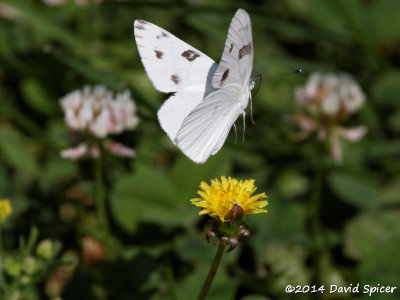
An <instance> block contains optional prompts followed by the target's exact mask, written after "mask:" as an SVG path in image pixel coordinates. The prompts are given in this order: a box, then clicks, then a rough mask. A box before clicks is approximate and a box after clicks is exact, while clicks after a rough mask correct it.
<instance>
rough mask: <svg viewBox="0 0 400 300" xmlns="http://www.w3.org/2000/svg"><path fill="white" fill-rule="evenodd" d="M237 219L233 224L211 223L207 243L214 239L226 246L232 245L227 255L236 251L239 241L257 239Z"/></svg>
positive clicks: (215, 221)
mask: <svg viewBox="0 0 400 300" xmlns="http://www.w3.org/2000/svg"><path fill="white" fill-rule="evenodd" d="M241 219H242V218H240V219H237V220H235V221H232V222H220V221H217V220H212V221H210V222H209V224H210V225H211V229H210V230H209V231H207V233H206V239H207V242H208V243H210V240H211V239H212V238H217V239H218V240H220V241H221V242H222V243H223V244H224V245H228V244H229V245H230V247H229V248H228V250H226V253H228V252H231V251H232V250H234V249H235V248H236V247H237V245H238V243H239V240H240V239H241V238H242V237H244V236H249V237H255V236H254V235H253V234H252V233H251V232H250V231H249V229H248V228H247V226H246V224H245V223H243V222H241Z"/></svg>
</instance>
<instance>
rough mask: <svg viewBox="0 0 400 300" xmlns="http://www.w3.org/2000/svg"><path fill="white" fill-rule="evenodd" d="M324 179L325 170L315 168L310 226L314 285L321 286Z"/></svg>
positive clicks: (309, 204) (309, 215)
mask: <svg viewBox="0 0 400 300" xmlns="http://www.w3.org/2000/svg"><path fill="white" fill-rule="evenodd" d="M323 178H324V170H323V167H322V166H317V167H316V168H315V175H314V182H313V190H312V193H311V196H310V201H309V203H308V226H309V233H310V241H311V246H312V248H311V262H312V265H313V269H314V271H315V274H314V276H313V277H314V279H313V281H314V283H315V284H319V283H320V278H321V273H322V272H321V257H322V253H323V251H324V247H325V246H324V243H325V241H324V238H325V237H324V233H323V231H322V228H321V222H320V219H319V214H320V206H321V193H322V184H323Z"/></svg>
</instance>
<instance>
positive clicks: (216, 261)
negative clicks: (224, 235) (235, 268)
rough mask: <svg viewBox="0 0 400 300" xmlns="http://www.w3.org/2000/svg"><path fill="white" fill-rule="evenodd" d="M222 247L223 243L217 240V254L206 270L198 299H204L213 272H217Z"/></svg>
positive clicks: (213, 274) (222, 250)
mask: <svg viewBox="0 0 400 300" xmlns="http://www.w3.org/2000/svg"><path fill="white" fill-rule="evenodd" d="M224 249H225V245H224V244H223V243H221V242H219V245H218V250H217V254H216V255H215V258H214V261H213V263H212V265H211V268H210V271H208V275H207V278H206V280H205V281H204V284H203V287H202V289H201V291H200V295H199V297H198V298H197V299H198V300H204V299H206V296H207V294H208V290H209V289H210V286H211V283H212V282H213V280H214V277H215V274H216V273H217V269H218V266H219V263H220V262H221V258H222V254H224Z"/></svg>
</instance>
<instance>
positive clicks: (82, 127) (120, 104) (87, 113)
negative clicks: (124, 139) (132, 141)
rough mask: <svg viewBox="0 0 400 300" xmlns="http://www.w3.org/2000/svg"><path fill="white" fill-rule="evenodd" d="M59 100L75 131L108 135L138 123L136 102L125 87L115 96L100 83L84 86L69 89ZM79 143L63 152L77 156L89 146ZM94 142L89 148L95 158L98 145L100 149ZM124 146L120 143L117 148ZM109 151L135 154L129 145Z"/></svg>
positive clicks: (73, 157) (69, 125)
mask: <svg viewBox="0 0 400 300" xmlns="http://www.w3.org/2000/svg"><path fill="white" fill-rule="evenodd" d="M60 103H61V107H62V109H63V111H64V119H65V123H66V125H67V126H68V128H70V129H71V130H73V131H75V132H80V133H85V134H89V135H92V136H94V137H95V138H97V139H105V138H107V137H109V136H110V135H116V134H120V133H122V132H124V131H125V130H132V129H135V128H136V126H137V125H138V123H139V118H138V116H137V115H136V105H135V103H134V102H133V100H132V99H131V96H130V93H129V91H124V92H123V93H120V94H117V95H116V96H115V97H114V95H113V93H112V92H111V91H109V90H107V88H106V87H105V86H103V85H97V86H95V87H94V88H91V87H89V86H85V87H84V88H83V89H81V90H75V91H72V92H70V93H68V94H67V95H66V96H65V97H63V98H62V99H61V100H60ZM80 146H81V147H80V148H79V147H75V148H71V149H67V150H64V151H63V153H62V156H63V157H66V158H71V159H76V158H79V157H80V156H82V155H83V154H85V153H86V152H87V150H88V149H89V148H90V147H89V148H86V149H85V150H83V146H82V145H80ZM95 146H96V145H92V146H91V148H90V149H89V150H90V153H91V155H92V157H94V158H96V157H98V156H99V155H97V154H98V152H99V150H98V147H97V150H96V149H95V148H93V147H95ZM124 147H126V146H124ZM106 148H107V147H106ZM122 148H123V147H119V148H118V149H122ZM126 148H127V147H126ZM112 149H114V148H112ZM130 150H131V149H130ZM109 151H110V152H112V153H116V154H117V155H120V156H128V157H132V156H133V152H132V151H133V150H131V152H130V151H127V150H126V149H124V151H122V150H121V151H112V150H109ZM121 153H122V154H121ZM124 154H125V155H124Z"/></svg>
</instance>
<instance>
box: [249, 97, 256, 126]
mask: <svg viewBox="0 0 400 300" xmlns="http://www.w3.org/2000/svg"><path fill="white" fill-rule="evenodd" d="M250 120H251V124H253V125H256V122H254V119H253V97H252V96H251V93H250Z"/></svg>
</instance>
